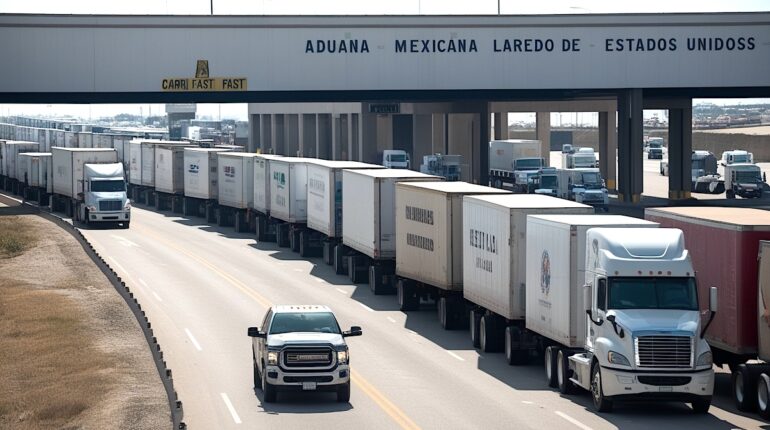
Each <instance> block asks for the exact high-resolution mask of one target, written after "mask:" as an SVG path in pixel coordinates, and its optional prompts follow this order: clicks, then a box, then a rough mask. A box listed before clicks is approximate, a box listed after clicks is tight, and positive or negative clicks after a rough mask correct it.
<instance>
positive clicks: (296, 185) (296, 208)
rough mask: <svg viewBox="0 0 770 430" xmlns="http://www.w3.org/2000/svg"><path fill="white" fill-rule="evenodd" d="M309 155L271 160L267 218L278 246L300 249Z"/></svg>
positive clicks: (305, 215) (305, 210)
mask: <svg viewBox="0 0 770 430" xmlns="http://www.w3.org/2000/svg"><path fill="white" fill-rule="evenodd" d="M309 161H312V160H311V159H309V158H298V157H281V158H275V159H272V160H270V163H269V169H270V170H269V179H270V218H272V219H273V220H275V221H277V222H276V224H275V231H276V242H277V243H278V246H281V247H287V246H288V247H290V248H291V250H292V251H295V252H297V251H299V244H300V242H299V233H300V231H301V230H302V227H304V225H305V223H306V222H307V163H308V162H309Z"/></svg>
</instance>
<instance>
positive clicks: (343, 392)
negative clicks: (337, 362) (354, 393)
mask: <svg viewBox="0 0 770 430" xmlns="http://www.w3.org/2000/svg"><path fill="white" fill-rule="evenodd" d="M349 401H350V381H349V380H348V382H346V383H344V384H340V385H338V386H337V403H348V402H349Z"/></svg>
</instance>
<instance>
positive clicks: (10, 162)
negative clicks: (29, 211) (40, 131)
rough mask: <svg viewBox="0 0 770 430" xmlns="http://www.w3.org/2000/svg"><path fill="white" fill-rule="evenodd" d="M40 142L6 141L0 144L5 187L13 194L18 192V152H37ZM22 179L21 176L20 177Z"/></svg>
mask: <svg viewBox="0 0 770 430" xmlns="http://www.w3.org/2000/svg"><path fill="white" fill-rule="evenodd" d="M39 147H40V144H39V143H37V142H21V141H6V142H5V144H4V145H2V146H0V151H2V152H3V164H4V169H3V172H4V174H5V178H4V179H5V189H6V190H7V191H11V192H12V193H14V194H20V192H21V190H20V182H19V178H18V177H17V173H18V172H17V170H18V168H17V163H18V157H19V154H21V153H24V152H39ZM21 179H23V178H21Z"/></svg>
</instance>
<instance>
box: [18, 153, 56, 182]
mask: <svg viewBox="0 0 770 430" xmlns="http://www.w3.org/2000/svg"><path fill="white" fill-rule="evenodd" d="M50 158H51V153H50V152H24V153H21V154H19V159H18V162H17V164H16V172H17V173H16V175H17V178H19V181H21V182H23V183H25V184H26V185H27V186H28V187H39V188H46V186H47V183H48V164H49V162H50V160H49V159H50Z"/></svg>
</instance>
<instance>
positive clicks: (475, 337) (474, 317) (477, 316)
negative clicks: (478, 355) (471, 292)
mask: <svg viewBox="0 0 770 430" xmlns="http://www.w3.org/2000/svg"><path fill="white" fill-rule="evenodd" d="M481 315H482V313H481V312H479V311H477V310H475V309H471V311H470V318H469V319H470V321H469V324H468V325H469V328H470V332H471V344H473V347H474V348H478V347H479V325H480V323H481Z"/></svg>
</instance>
